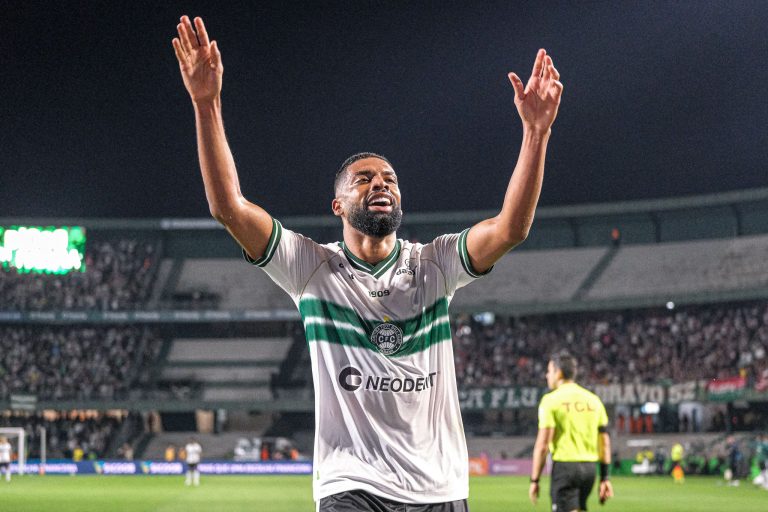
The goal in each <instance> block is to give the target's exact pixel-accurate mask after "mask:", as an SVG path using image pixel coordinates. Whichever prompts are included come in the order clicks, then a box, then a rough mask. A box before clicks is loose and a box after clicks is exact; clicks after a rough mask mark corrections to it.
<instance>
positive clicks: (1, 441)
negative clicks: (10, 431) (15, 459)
mask: <svg viewBox="0 0 768 512" xmlns="http://www.w3.org/2000/svg"><path fill="white" fill-rule="evenodd" d="M12 451H13V448H12V447H11V443H9V442H8V439H7V438H6V437H5V436H2V437H0V474H2V473H5V481H6V482H10V481H11V452H12Z"/></svg>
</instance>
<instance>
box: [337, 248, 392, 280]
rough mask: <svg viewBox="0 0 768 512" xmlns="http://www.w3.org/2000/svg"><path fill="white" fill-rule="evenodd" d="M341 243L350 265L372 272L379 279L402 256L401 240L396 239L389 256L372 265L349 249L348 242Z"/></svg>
mask: <svg viewBox="0 0 768 512" xmlns="http://www.w3.org/2000/svg"><path fill="white" fill-rule="evenodd" d="M339 245H341V248H342V249H343V250H344V254H345V255H346V256H347V260H349V264H350V265H352V266H353V267H354V268H356V269H357V270H361V271H363V272H366V273H368V274H371V275H372V276H373V277H375V278H377V279H378V278H379V277H381V276H383V275H384V273H385V272H386V271H387V270H389V269H390V268H392V266H393V265H394V264H395V262H396V261H397V259H398V258H399V257H400V240H395V246H394V247H393V248H392V252H390V253H389V256H387V257H386V258H384V259H383V260H381V261H380V262H378V263H377V264H376V265H371V264H370V263H368V262H367V261H363V260H361V259H360V258H358V257H357V256H355V255H354V254H352V251H350V250H349V248H348V247H347V244H345V243H344V242H339Z"/></svg>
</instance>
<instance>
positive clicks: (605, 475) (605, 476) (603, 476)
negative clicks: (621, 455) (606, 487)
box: [600, 462, 611, 482]
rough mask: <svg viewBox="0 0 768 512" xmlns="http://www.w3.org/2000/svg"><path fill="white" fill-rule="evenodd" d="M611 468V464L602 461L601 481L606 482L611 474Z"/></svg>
mask: <svg viewBox="0 0 768 512" xmlns="http://www.w3.org/2000/svg"><path fill="white" fill-rule="evenodd" d="M610 468H611V465H610V464H605V463H603V462H601V463H600V481H601V482H605V481H606V480H608V478H609V477H610V475H609V473H610V471H609V470H610Z"/></svg>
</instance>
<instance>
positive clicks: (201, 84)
mask: <svg viewBox="0 0 768 512" xmlns="http://www.w3.org/2000/svg"><path fill="white" fill-rule="evenodd" d="M195 28H197V33H195V29H194V28H193V27H192V23H191V22H190V21H189V18H188V17H187V16H182V17H181V23H179V24H178V25H177V26H176V29H177V30H178V32H179V37H175V38H174V39H173V49H174V50H175V51H176V58H177V59H178V61H179V69H180V70H181V77H182V79H183V80H184V86H185V87H186V88H187V92H189V95H190V96H191V97H192V101H194V102H198V101H205V100H210V99H213V98H215V97H216V96H218V95H219V93H220V92H221V77H222V75H223V74H224V66H223V65H222V64H221V53H219V47H218V45H217V44H216V41H213V42H209V41H208V33H207V32H206V30H205V25H204V24H203V20H202V19H200V18H195Z"/></svg>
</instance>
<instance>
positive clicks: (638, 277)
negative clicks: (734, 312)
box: [587, 236, 768, 299]
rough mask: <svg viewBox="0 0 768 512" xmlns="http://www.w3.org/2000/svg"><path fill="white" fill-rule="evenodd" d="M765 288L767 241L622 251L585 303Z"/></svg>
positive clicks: (639, 247)
mask: <svg viewBox="0 0 768 512" xmlns="http://www.w3.org/2000/svg"><path fill="white" fill-rule="evenodd" d="M766 286H768V236H749V237H741V238H732V239H720V240H701V241H690V242H670V243H663V244H653V245H634V246H628V247H622V248H621V249H620V250H619V251H618V253H617V254H616V256H615V257H614V259H613V261H612V262H611V264H610V265H609V266H608V268H607V269H606V270H605V272H604V273H603V274H602V276H600V278H599V280H598V281H597V282H596V283H595V285H594V286H593V287H592V289H591V290H590V291H589V292H588V294H587V296H588V297H589V298H596V299H611V298H618V297H630V296H660V295H661V296H663V295H665V294H666V295H672V294H674V295H681V294H699V293H702V292H722V291H728V290H733V289H750V288H761V287H763V288H764V287H766Z"/></svg>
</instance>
